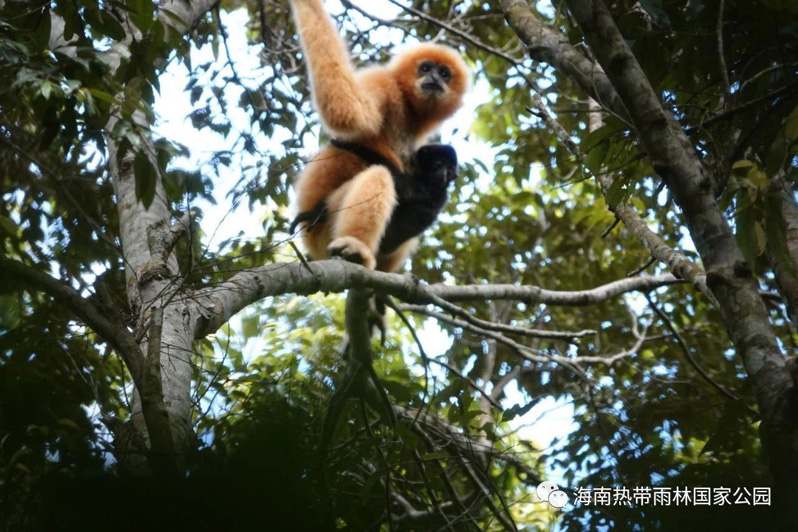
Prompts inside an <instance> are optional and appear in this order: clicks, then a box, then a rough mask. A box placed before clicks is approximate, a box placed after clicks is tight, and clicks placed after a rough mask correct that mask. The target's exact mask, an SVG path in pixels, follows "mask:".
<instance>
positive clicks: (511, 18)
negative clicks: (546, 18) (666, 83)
mask: <svg viewBox="0 0 798 532" xmlns="http://www.w3.org/2000/svg"><path fill="white" fill-rule="evenodd" d="M501 7H502V11H504V16H505V18H506V19H507V22H508V23H509V24H510V27H512V28H513V30H515V32H516V33H517V34H518V36H519V37H520V38H521V40H522V41H523V42H524V44H526V46H527V49H528V50H529V56H530V57H531V58H532V59H534V60H536V61H540V62H542V63H548V64H550V65H551V66H553V67H554V68H556V69H557V70H559V71H561V72H562V73H563V74H565V75H567V76H568V77H569V78H571V79H572V80H573V81H575V82H576V84H577V85H579V87H580V88H581V89H582V90H583V91H585V94H587V95H588V96H590V97H591V98H593V99H594V100H596V101H597V102H598V103H599V104H600V105H601V106H602V107H603V108H604V109H606V110H607V111H609V112H611V113H613V114H614V115H616V116H618V117H621V118H624V119H625V117H626V116H627V112H626V109H625V108H624V105H623V103H622V102H621V99H620V97H619V96H618V93H617V92H616V91H615V88H614V87H613V86H612V83H610V80H609V79H608V78H607V76H606V75H605V74H604V71H603V70H602V69H601V67H600V66H599V65H597V64H596V63H594V62H592V61H591V60H590V59H588V58H587V57H585V55H584V54H582V53H581V52H579V51H578V50H577V49H576V48H574V47H573V46H571V44H569V42H568V38H567V37H566V36H565V35H563V34H562V33H560V32H559V31H557V30H555V29H554V28H551V27H549V26H547V25H546V24H545V23H543V21H541V20H540V19H538V18H537V16H536V15H535V14H534V13H533V12H532V10H531V9H530V8H529V4H528V2H527V1H526V0H501Z"/></svg>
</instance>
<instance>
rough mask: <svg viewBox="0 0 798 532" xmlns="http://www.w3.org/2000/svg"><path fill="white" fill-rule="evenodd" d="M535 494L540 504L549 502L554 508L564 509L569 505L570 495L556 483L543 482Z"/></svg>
mask: <svg viewBox="0 0 798 532" xmlns="http://www.w3.org/2000/svg"><path fill="white" fill-rule="evenodd" d="M535 493H536V494H537V496H538V499H540V502H548V503H549V504H550V505H551V506H552V507H554V508H564V507H565V505H566V504H568V494H567V493H565V492H564V491H563V490H561V489H560V488H558V487H557V484H555V483H554V482H549V481H548V480H547V481H545V482H541V483H540V484H538V487H537V489H536V490H535Z"/></svg>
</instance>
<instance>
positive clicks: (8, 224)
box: [0, 215, 19, 236]
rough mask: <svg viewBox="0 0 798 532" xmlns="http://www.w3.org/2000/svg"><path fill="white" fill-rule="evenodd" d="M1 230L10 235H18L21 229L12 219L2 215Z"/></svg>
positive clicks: (0, 219)
mask: <svg viewBox="0 0 798 532" xmlns="http://www.w3.org/2000/svg"><path fill="white" fill-rule="evenodd" d="M0 229H3V230H4V231H5V232H6V233H8V234H9V235H12V236H13V235H16V234H17V231H18V230H19V227H17V224H15V223H14V222H13V221H12V220H11V218H7V217H6V216H3V215H0Z"/></svg>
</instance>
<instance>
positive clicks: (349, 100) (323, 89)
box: [291, 0, 384, 139]
mask: <svg viewBox="0 0 798 532" xmlns="http://www.w3.org/2000/svg"><path fill="white" fill-rule="evenodd" d="M291 5H292V6H293V12H294V20H295V22H296V25H297V27H298V30H299V36H300V38H301V39H302V47H303V49H304V50H305V54H306V59H305V60H306V62H307V65H308V72H309V77H310V83H311V94H312V95H313V99H314V101H315V103H316V109H317V110H318V111H319V114H320V115H321V119H322V121H323V122H324V124H325V125H326V126H327V128H328V129H330V130H332V131H333V132H335V133H338V134H339V135H341V136H342V137H345V138H347V139H361V138H368V137H373V136H376V135H377V134H378V133H379V132H380V128H381V127H382V121H383V110H382V106H383V101H382V100H383V98H384V91H380V90H369V88H368V87H365V86H364V84H363V83H362V82H360V81H359V80H358V79H357V77H356V76H355V72H354V68H353V66H352V61H351V59H350V57H349V51H348V50H347V47H346V45H345V44H344V41H343V40H342V39H341V37H340V36H339V35H338V30H337V28H336V27H335V25H334V24H333V21H332V19H331V18H330V16H329V15H328V14H327V12H326V11H325V9H324V4H323V3H322V0H291Z"/></svg>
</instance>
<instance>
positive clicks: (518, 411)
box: [502, 401, 537, 421]
mask: <svg viewBox="0 0 798 532" xmlns="http://www.w3.org/2000/svg"><path fill="white" fill-rule="evenodd" d="M536 404H537V401H530V402H528V403H527V404H525V405H523V406H522V405H513V406H511V407H510V408H508V409H507V410H505V411H504V414H503V415H502V421H510V420H512V419H515V418H516V417H518V416H523V415H524V414H526V413H527V412H529V411H530V410H532V407H534V406H535V405H536Z"/></svg>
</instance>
